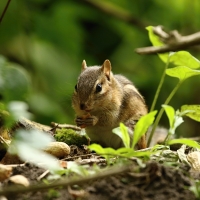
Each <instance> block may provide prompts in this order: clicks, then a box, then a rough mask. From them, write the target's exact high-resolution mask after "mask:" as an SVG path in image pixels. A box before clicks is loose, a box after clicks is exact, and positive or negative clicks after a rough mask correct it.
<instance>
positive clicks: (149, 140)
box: [147, 81, 183, 146]
mask: <svg viewBox="0 0 200 200" xmlns="http://www.w3.org/2000/svg"><path fill="white" fill-rule="evenodd" d="M182 82H183V81H179V82H178V84H177V85H176V86H175V87H174V89H173V90H172V92H171V93H170V95H169V96H168V98H167V99H166V101H165V103H164V105H168V104H169V102H170V101H171V99H172V97H173V96H174V94H175V93H176V91H177V90H178V88H179V87H180V85H181V84H182ZM163 112H164V108H161V109H160V111H159V113H158V116H157V118H156V120H155V122H154V125H153V128H152V130H151V133H150V136H149V139H148V143H147V146H149V144H150V142H151V139H152V137H153V134H154V131H155V129H156V127H157V126H158V123H159V121H160V119H161V117H162V114H163Z"/></svg>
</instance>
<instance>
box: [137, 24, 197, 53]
mask: <svg viewBox="0 0 200 200" xmlns="http://www.w3.org/2000/svg"><path fill="white" fill-rule="evenodd" d="M154 33H155V34H156V35H157V36H158V37H159V38H160V40H161V41H162V42H163V43H165V45H164V46H161V47H154V46H151V47H143V48H137V49H136V50H135V51H136V53H139V54H155V53H165V52H170V51H179V50H184V49H187V48H189V47H191V46H194V45H198V44H200V32H197V33H194V34H191V35H187V36H182V35H180V34H179V33H178V31H171V32H169V33H167V32H165V31H163V29H162V27H161V26H157V27H154Z"/></svg>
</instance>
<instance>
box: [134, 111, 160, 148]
mask: <svg viewBox="0 0 200 200" xmlns="http://www.w3.org/2000/svg"><path fill="white" fill-rule="evenodd" d="M156 113H157V111H152V112H150V113H148V114H147V115H144V116H142V117H141V118H140V120H139V121H138V122H137V124H136V126H135V130H134V135H133V143H132V148H134V147H135V145H136V144H137V142H138V141H139V139H140V138H141V137H142V136H143V135H144V134H145V133H146V132H147V129H148V128H149V126H150V125H152V123H153V122H154V118H155V115H156Z"/></svg>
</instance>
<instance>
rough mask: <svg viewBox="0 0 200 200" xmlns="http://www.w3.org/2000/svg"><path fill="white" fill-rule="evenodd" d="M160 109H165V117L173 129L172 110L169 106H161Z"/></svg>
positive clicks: (173, 114)
mask: <svg viewBox="0 0 200 200" xmlns="http://www.w3.org/2000/svg"><path fill="white" fill-rule="evenodd" d="M162 107H163V108H164V109H165V112H166V114H167V117H168V119H169V124H170V127H173V123H174V116H175V110H174V108H173V107H172V106H169V105H162Z"/></svg>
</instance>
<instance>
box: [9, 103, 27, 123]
mask: <svg viewBox="0 0 200 200" xmlns="http://www.w3.org/2000/svg"><path fill="white" fill-rule="evenodd" d="M7 107H8V111H9V112H10V113H11V115H12V116H13V118H14V119H15V121H17V120H19V118H20V117H25V118H27V119H30V118H31V113H30V112H28V104H27V103H25V102H23V101H11V102H9V103H8V105H7Z"/></svg>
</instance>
